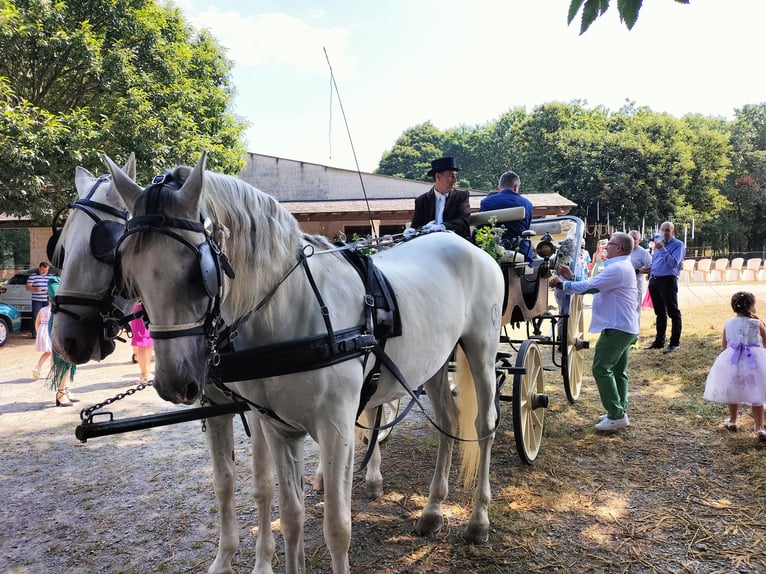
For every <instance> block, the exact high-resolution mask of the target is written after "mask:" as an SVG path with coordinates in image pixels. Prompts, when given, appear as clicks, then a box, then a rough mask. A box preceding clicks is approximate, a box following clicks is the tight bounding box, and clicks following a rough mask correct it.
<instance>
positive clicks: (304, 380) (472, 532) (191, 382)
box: [110, 154, 504, 574]
mask: <svg viewBox="0 0 766 574" xmlns="http://www.w3.org/2000/svg"><path fill="white" fill-rule="evenodd" d="M204 163H205V156H204V154H203V157H202V158H201V160H200V162H199V163H198V164H197V166H196V167H195V168H194V170H193V171H191V173H188V170H187V171H186V172H184V171H183V170H181V171H180V172H177V173H179V175H183V176H184V177H185V176H186V175H188V178H186V179H185V182H184V184H183V187H182V188H181V190H180V191H178V192H176V193H174V194H173V196H172V197H171V196H169V194H168V196H167V197H165V198H164V200H163V201H164V203H163V205H162V209H163V212H164V213H165V214H167V215H170V216H173V217H179V218H186V219H190V220H193V221H198V220H199V219H200V214H203V215H206V216H209V217H211V218H212V219H213V221H214V222H215V224H216V238H217V239H218V240H219V242H220V244H221V247H222V249H223V251H224V253H226V255H227V256H228V257H229V260H230V262H231V264H232V266H233V267H234V270H235V272H236V275H237V276H236V279H234V280H232V281H227V282H226V285H225V296H224V301H223V306H222V313H223V316H224V318H225V319H226V320H227V321H228V322H232V321H234V320H235V319H237V318H239V317H241V316H243V315H244V314H246V313H247V312H249V311H251V310H252V309H253V308H254V307H255V306H256V305H257V304H258V303H259V302H260V301H261V299H262V298H263V297H264V296H265V295H266V294H267V293H268V292H269V291H271V289H272V288H273V287H274V286H275V285H276V283H277V282H278V281H279V279H281V278H282V277H283V276H284V274H285V273H286V272H287V270H288V269H289V268H290V267H292V266H293V265H294V264H295V262H296V257H297V253H298V250H299V249H300V248H303V247H305V246H311V248H313V249H315V250H316V251H317V252H319V251H322V250H323V249H327V248H329V247H330V245H329V244H328V243H327V242H326V240H324V239H321V238H317V237H311V236H307V235H305V234H303V233H301V232H300V230H299V228H298V224H297V222H296V221H295V219H294V218H293V217H292V216H291V215H290V214H289V213H288V212H287V211H286V210H284V209H283V208H282V207H281V206H280V205H279V204H278V203H277V202H276V201H275V200H273V198H270V197H269V196H267V195H265V194H263V193H261V192H259V191H258V190H256V189H255V188H252V187H250V186H249V185H247V184H245V183H244V182H242V181H240V180H236V179H234V178H229V177H226V176H220V175H216V174H212V173H209V172H205V171H204ZM115 168H116V166H114V164H112V163H110V170H111V171H112V176H113V179H114V185H115V188H116V189H117V190H118V191H119V193H120V194H121V195H122V197H123V199H124V200H125V202H126V204H127V205H128V206H129V207H130V209H131V210H132V211H133V212H134V213H135V214H136V215H140V214H142V213H143V210H145V201H144V196H143V190H141V188H139V187H138V186H137V185H136V184H135V183H133V182H132V181H131V180H130V178H127V177H125V176H124V174H122V172H120V171H119V170H118V169H115ZM174 231H176V232H178V233H180V234H182V235H183V236H184V237H186V239H188V240H189V241H191V242H192V243H194V244H199V243H201V242H202V241H203V240H204V237H203V236H202V234H201V233H194V232H191V231H179V230H177V229H176V230H174ZM149 235H152V236H153V237H149ZM374 259H375V262H376V264H377V265H378V266H379V267H380V268H381V269H382V270H383V272H384V273H385V274H386V276H387V278H388V279H389V281H390V282H391V284H392V287H393V290H394V292H395V294H396V298H397V301H398V303H399V308H400V312H401V316H402V324H403V334H402V336H401V337H397V338H392V339H390V340H389V342H388V344H387V347H386V351H387V352H388V353H389V355H390V356H391V357H392V359H393V360H394V362H395V363H396V364H397V365H398V367H399V369H400V370H401V372H402V373H403V374H404V376H405V378H406V379H407V381H408V382H409V383H410V385H411V386H412V387H416V386H417V385H419V384H421V383H426V388H427V393H428V397H429V399H430V400H431V402H432V403H433V407H434V412H435V417H436V420H437V422H438V424H439V425H440V426H442V428H444V429H447V430H448V431H450V432H451V433H453V434H455V433H457V432H460V433H461V434H462V435H463V436H465V437H470V436H474V437H476V436H479V437H481V439H480V440H479V441H478V442H468V443H464V445H465V446H467V447H474V448H475V449H476V450H478V451H479V454H478V455H477V456H475V457H468V460H469V461H471V460H473V461H475V463H476V464H477V467H476V472H478V479H477V485H476V489H475V491H474V508H473V513H472V515H471V518H470V520H469V524H468V527H467V529H466V532H465V536H466V538H467V539H468V541H469V542H481V541H484V540H486V538H487V534H488V530H489V518H488V512H487V509H488V505H489V500H490V497H491V493H490V489H489V460H490V459H489V457H490V449H491V444H492V442H493V439H494V426H495V408H494V393H495V374H494V363H495V353H496V350H497V344H498V340H499V330H500V315H501V311H502V309H501V307H502V302H503V289H504V287H503V279H502V275H501V273H500V270H499V268H498V266H497V265H496V263H495V262H494V261H493V260H492V258H491V257H489V256H488V255H487V254H486V253H483V252H482V251H481V250H480V249H478V248H476V247H475V246H473V245H471V244H470V243H469V242H467V241H465V240H464V239H462V238H460V237H458V236H456V235H454V234H451V233H437V234H431V235H429V236H425V237H421V238H416V239H414V240H412V241H409V242H407V243H405V244H403V245H400V246H398V247H396V248H395V249H391V250H387V251H383V252H381V253H379V254H377V255H376V256H374ZM122 262H123V273H124V275H125V276H126V277H128V278H130V281H131V282H132V283H133V285H134V286H135V287H136V288H137V290H138V293H139V294H140V296H141V298H142V300H143V303H144V306H145V307H146V309H147V311H148V313H149V316H150V317H151V319H152V321H153V322H155V323H157V324H161V325H177V324H187V323H191V322H194V321H197V320H199V319H200V317H201V316H203V315H204V313H205V310H206V308H207V305H208V298H207V296H206V295H205V294H204V290H203V289H202V288H201V286H200V285H199V284H198V281H196V282H195V278H198V275H196V274H195V273H196V271H197V269H196V266H198V265H199V264H198V261H197V260H196V259H195V257H194V255H193V253H192V251H191V250H190V249H188V248H187V247H185V246H184V245H183V244H181V243H180V242H178V241H175V240H173V239H171V238H167V237H165V236H163V235H159V234H146V235H142V236H140V237H136V236H133V237H130V238H128V240H127V241H125V243H124V248H123V250H122ZM309 266H310V267H311V270H312V273H313V275H314V278H315V280H316V282H317V285H318V288H319V291H320V292H321V294H322V296H323V297H324V299H325V303H326V305H327V308H328V310H329V315H330V318H331V320H332V325H333V327H334V329H336V330H340V329H344V328H347V327H354V326H357V325H359V324H361V323H362V319H363V295H364V289H363V286H362V283H361V281H360V279H359V277H358V275H357V273H356V271H354V270H353V269H352V267H351V266H350V265H348V264H347V263H346V262H345V260H344V259H343V258H342V257H340V256H339V255H338V254H337V253H316V254H315V255H314V256H312V257H311V258H310V259H309ZM324 332H325V326H324V323H323V321H322V318H321V314H320V311H319V308H318V304H317V301H316V298H315V296H314V294H313V292H312V290H311V288H310V287H309V285H308V281H307V279H306V275H305V273H304V272H303V270H301V269H300V268H299V269H298V270H297V271H295V272H294V273H292V274H291V275H289V277H288V278H287V279H286V280H285V281H284V283H283V284H282V286H281V287H280V288H279V289H278V290H277V292H276V294H275V295H274V297H273V298H272V300H271V301H270V302H269V303H268V305H266V306H265V307H264V308H263V309H262V310H261V311H259V312H257V313H254V314H253V315H252V316H251V317H250V318H249V320H248V321H247V322H246V323H245V324H243V325H242V326H241V327H240V329H239V337H238V338H237V340H236V341H237V345H238V346H239V347H240V348H244V347H248V346H261V345H265V344H269V343H274V342H280V341H290V340H294V339H297V338H301V337H306V336H309V335H316V334H321V333H324ZM204 339H205V338H204V337H203V336H195V337H188V336H187V337H182V338H174V339H167V340H164V339H163V340H157V341H155V351H156V369H155V388H156V389H157V391H158V392H159V393H160V395H161V396H163V397H164V398H166V399H167V400H171V401H174V402H184V403H190V402H193V401H194V400H195V399H196V398H197V396H198V394H199V392H200V390H201V389H202V388H203V387H204V385H205V381H206V377H207V368H208V365H207V352H206V347H205V340H204ZM457 344H459V345H460V348H462V351H464V352H465V355H466V358H467V363H464V362H461V361H458V365H459V366H460V365H465V364H468V363H470V367H471V371H472V373H466V372H465V369H462V370H461V372H460V373H458V375H457V377H456V381H457V384H458V399H459V401H461V402H465V403H467V404H471V403H475V407H474V412H475V413H476V415H475V416H474V417H472V418H473V420H470V421H467V422H463V424H462V425H461V426H460V430H459V431H458V430H457V428H458V425H457V424H456V419H457V413H456V410H455V405H454V401H453V399H452V394H451V392H450V389H449V385H448V384H447V376H446V375H447V370H446V366H447V362H448V360H449V358H450V355H451V353H452V352H453V350H454V349H455V346H456V345H457ZM460 352H461V351H460V349H459V350H458V354H460ZM371 364H372V361H370V362H369V364H368V368H369V366H370V365H371ZM363 371H364V369H363V364H362V360H361V359H353V360H348V361H345V362H342V363H338V364H336V365H333V366H331V367H326V368H323V369H318V370H314V371H311V372H307V373H295V374H290V375H285V376H281V377H272V378H269V379H261V380H258V381H254V382H240V383H234V384H231V385H230V386H231V387H232V388H234V389H236V390H237V392H239V393H240V394H241V395H243V396H245V397H247V398H248V399H249V400H251V401H254V402H255V403H257V404H259V405H263V406H267V407H269V408H270V409H272V410H273V411H275V412H276V413H277V414H278V415H279V417H280V418H281V419H282V420H283V421H284V423H282V422H279V421H276V420H274V419H271V418H268V417H261V416H260V415H258V414H254V413H253V412H252V411H251V412H250V413H249V417H250V422H251V426H252V427H253V432H254V438H253V454H254V458H255V459H256V460H255V461H254V463H255V468H256V469H258V470H259V472H258V473H255V477H256V478H255V482H256V484H255V485H254V487H255V490H256V502H257V503H258V506H259V522H260V528H259V534H260V535H259V540H258V547H257V554H258V557H257V563H256V567H255V570H254V572H271V558H272V555H273V549H274V541H273V537H272V535H271V533H270V528H269V527H268V517H269V512H268V508H269V504H270V500H271V498H270V497H271V494H272V492H273V488H274V485H273V480H269V479H270V478H271V475H272V472H273V471H275V472H276V474H277V476H278V479H279V485H280V489H279V511H280V519H281V520H280V522H281V529H282V534H283V536H284V539H285V559H286V570H287V571H288V572H303V571H304V567H305V566H304V554H303V523H304V504H303V473H304V462H303V456H304V455H303V450H304V447H303V438H304V436H305V434H309V435H310V436H311V437H312V438H313V439H314V440H316V441H317V442H318V443H319V446H320V452H321V463H320V464H321V469H320V470H321V472H322V474H323V476H324V488H325V505H324V509H325V516H324V536H325V541H326V543H327V546H328V548H329V551H330V554H331V556H332V565H333V571H334V572H338V573H345V572H348V571H349V558H348V549H349V543H350V537H351V484H352V475H353V457H354V419H355V416H356V410H357V407H358V400H359V394H360V391H361V386H362V381H363V378H364V372H363ZM471 374H472V375H473V377H471ZM402 394H403V390H402V389H401V387H400V385H399V383H398V382H397V381H396V380H395V379H394V378H393V377H392V376H391V374H390V373H388V371H387V370H386V369H384V370H383V376H382V377H381V380H380V385H379V390H378V392H377V393H376V394H375V395H374V396H373V398H372V401H371V403H370V405H369V406H375V405H378V404H382V403H385V402H389V401H390V400H392V399H394V398H396V397H398V396H401V395H402ZM461 412H462V413H466V412H469V413H470V412H471V411H470V409H463V410H462V411H461ZM215 432H216V433H217V432H221V433H223V435H222V437H220V438H215V437H212V436H211V448H212V449H213V451H214V452H213V456H214V459H215V460H217V461H218V462H217V464H215V465H214V472H215V473H216V476H215V478H214V483H215V489H216V494H217V496H218V497H219V500H223V502H222V504H221V520H222V528H221V541H220V546H219V551H218V555H217V556H216V559H215V561H214V563H213V564H212V566H211V567H210V570H209V572H211V573H214V574H219V573H226V572H231V565H230V561H231V556H232V554H233V553H234V550H235V549H236V545H237V544H238V537H237V535H236V518H235V517H234V511H233V502H232V499H233V478H232V476H231V473H233V468H232V465H231V464H229V463H228V461H227V460H226V457H227V456H230V453H231V449H230V442H231V440H232V439H231V436H230V433H231V430H230V428H229V427H228V426H225V425H221V426H220V427H219V428H216V429H215ZM261 433H262V435H263V436H264V437H265V438H266V441H267V442H268V448H266V445H265V444H264V443H263V442H259V440H258V439H259V438H260V436H261ZM452 442H453V441H452V439H449V438H448V437H446V436H444V435H440V441H439V452H438V455H437V463H436V470H435V473H434V477H433V481H432V483H431V489H430V495H429V500H428V503H427V505H426V507H425V509H424V511H423V514H422V516H421V518H420V520H419V521H418V524H417V525H416V530H417V531H418V532H419V533H421V534H426V533H430V532H433V531H435V530H436V529H437V528H438V527H439V526H440V524H441V519H442V511H441V505H442V502H443V500H444V499H445V497H446V496H447V492H448V486H447V479H448V472H449V467H450V461H451V451H452ZM216 449H217V451H216ZM269 452H270V454H271V456H272V457H273V459H272V458H271V457H270V456H269ZM272 461H273V462H272ZM467 472H468V473H469V474H470V473H471V472H473V471H472V469H470V468H469V469H467Z"/></svg>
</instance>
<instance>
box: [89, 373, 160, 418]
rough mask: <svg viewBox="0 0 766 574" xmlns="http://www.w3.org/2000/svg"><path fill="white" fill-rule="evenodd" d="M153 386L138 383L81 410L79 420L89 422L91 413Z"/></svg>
mask: <svg viewBox="0 0 766 574" xmlns="http://www.w3.org/2000/svg"><path fill="white" fill-rule="evenodd" d="M152 385H153V382H152V381H147V382H145V383H139V384H138V385H136V386H135V387H133V388H130V389H128V390H126V391H125V392H124V393H117V394H116V395H115V396H113V397H111V398H109V399H106V400H105V401H103V402H100V403H96V404H95V405H93V406H91V407H88V408H86V409H82V410H81V411H80V420H81V421H82V422H84V423H87V422H90V420H91V417H92V416H93V413H94V412H95V411H97V410H99V409H102V408H104V407H105V406H107V405H111V404H112V403H114V402H117V401H119V400H122V399H124V398H125V397H129V396H130V395H133V394H135V393H137V392H138V391H143V390H144V389H145V388H146V387H151V386H152Z"/></svg>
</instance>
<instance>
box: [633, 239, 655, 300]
mask: <svg viewBox="0 0 766 574" xmlns="http://www.w3.org/2000/svg"><path fill="white" fill-rule="evenodd" d="M630 262H631V264H632V265H633V269H636V287H638V290H639V296H640V295H641V293H643V292H644V275H645V273H638V269H640V268H641V267H650V266H651V265H652V256H651V254H650V253H649V252H648V251H647V250H646V249H644V248H643V247H641V246H640V245H636V246H635V247H634V248H633V251H631V252H630Z"/></svg>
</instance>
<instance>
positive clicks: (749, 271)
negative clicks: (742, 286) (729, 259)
mask: <svg viewBox="0 0 766 574" xmlns="http://www.w3.org/2000/svg"><path fill="white" fill-rule="evenodd" d="M760 268H761V260H760V259H759V258H754V259H748V260H747V263H746V264H745V268H744V269H743V270H742V281H757V280H758V270H759V269H760Z"/></svg>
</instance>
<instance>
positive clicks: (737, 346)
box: [729, 343, 760, 369]
mask: <svg viewBox="0 0 766 574" xmlns="http://www.w3.org/2000/svg"><path fill="white" fill-rule="evenodd" d="M751 347H760V345H758V344H747V343H734V344H733V345H729V348H730V349H734V354H733V355H732V356H731V362H732V364H734V363H738V362H739V360H740V359H741V358H742V353H745V355H746V356H747V364H748V366H749V367H750V368H751V369H755V357H754V356H753V353H752V351H751V350H750V348H751Z"/></svg>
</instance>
